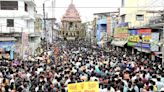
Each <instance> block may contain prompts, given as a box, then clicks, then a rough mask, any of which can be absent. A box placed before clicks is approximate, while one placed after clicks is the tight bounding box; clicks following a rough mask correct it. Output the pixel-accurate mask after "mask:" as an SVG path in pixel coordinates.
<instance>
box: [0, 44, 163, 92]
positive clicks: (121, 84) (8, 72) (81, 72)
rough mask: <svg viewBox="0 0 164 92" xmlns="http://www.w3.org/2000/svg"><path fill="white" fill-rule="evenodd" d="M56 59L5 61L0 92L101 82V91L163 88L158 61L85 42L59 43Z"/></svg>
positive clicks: (60, 91)
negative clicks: (100, 47) (90, 46)
mask: <svg viewBox="0 0 164 92" xmlns="http://www.w3.org/2000/svg"><path fill="white" fill-rule="evenodd" d="M54 47H58V49H59V51H58V52H57V54H56V56H55V57H56V59H53V58H52V57H50V56H49V55H48V54H47V52H44V53H43V54H42V55H40V57H44V59H43V60H41V59H36V60H28V61H24V60H19V59H17V60H14V61H12V62H7V61H2V62H1V67H0V92H67V85H68V84H71V83H78V82H86V81H98V82H99V90H100V92H157V91H160V92H161V91H164V69H163V68H162V65H161V64H160V62H159V61H151V60H150V59H149V58H147V57H144V58H141V57H140V55H132V54H131V53H129V52H124V51H121V50H116V49H114V48H110V50H109V52H105V51H103V50H100V49H92V48H88V47H87V46H85V45H84V43H83V42H80V41H77V42H73V41H72V42H71V41H70V42H67V43H65V44H64V43H58V45H55V46H54Z"/></svg>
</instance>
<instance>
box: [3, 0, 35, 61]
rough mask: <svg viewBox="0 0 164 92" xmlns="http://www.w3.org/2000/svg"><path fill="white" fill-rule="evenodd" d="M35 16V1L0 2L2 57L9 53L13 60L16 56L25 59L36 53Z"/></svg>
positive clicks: (7, 0) (13, 0) (11, 0)
mask: <svg viewBox="0 0 164 92" xmlns="http://www.w3.org/2000/svg"><path fill="white" fill-rule="evenodd" d="M34 14H35V3H34V0H0V35H1V37H0V48H1V53H3V54H1V56H6V54H5V53H7V52H8V53H7V56H10V57H9V58H10V59H13V58H14V55H15V56H16V55H18V56H22V57H23V56H24V55H25V54H29V53H32V52H33V51H34V49H33V48H32V47H33V46H32V45H33V44H31V43H34V41H35V40H34V39H35V35H33V33H34V32H35V31H34V21H35V16H34ZM30 49H31V50H30ZM29 51H30V52H29Z"/></svg>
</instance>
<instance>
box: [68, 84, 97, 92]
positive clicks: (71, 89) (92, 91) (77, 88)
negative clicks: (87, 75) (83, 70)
mask: <svg viewBox="0 0 164 92" xmlns="http://www.w3.org/2000/svg"><path fill="white" fill-rule="evenodd" d="M68 92H99V83H98V82H82V83H75V84H68Z"/></svg>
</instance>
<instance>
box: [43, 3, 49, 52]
mask: <svg viewBox="0 0 164 92" xmlns="http://www.w3.org/2000/svg"><path fill="white" fill-rule="evenodd" d="M43 20H44V34H45V39H46V50H48V39H47V30H46V14H45V3H43Z"/></svg>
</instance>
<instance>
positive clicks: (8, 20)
mask: <svg viewBox="0 0 164 92" xmlns="http://www.w3.org/2000/svg"><path fill="white" fill-rule="evenodd" d="M7 27H14V19H7Z"/></svg>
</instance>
